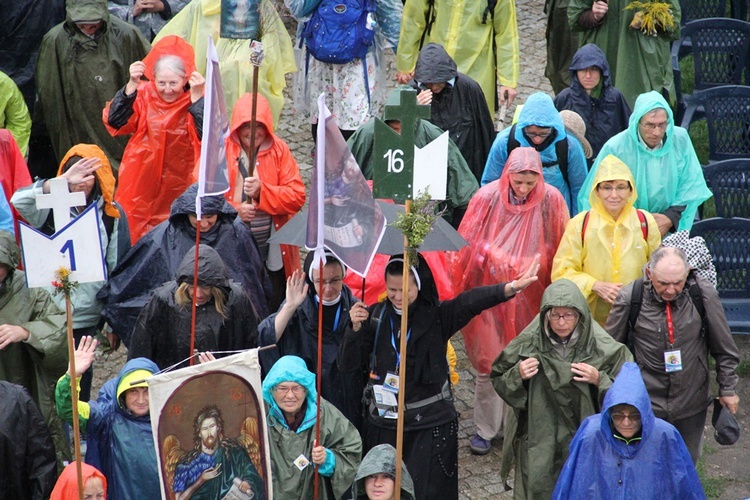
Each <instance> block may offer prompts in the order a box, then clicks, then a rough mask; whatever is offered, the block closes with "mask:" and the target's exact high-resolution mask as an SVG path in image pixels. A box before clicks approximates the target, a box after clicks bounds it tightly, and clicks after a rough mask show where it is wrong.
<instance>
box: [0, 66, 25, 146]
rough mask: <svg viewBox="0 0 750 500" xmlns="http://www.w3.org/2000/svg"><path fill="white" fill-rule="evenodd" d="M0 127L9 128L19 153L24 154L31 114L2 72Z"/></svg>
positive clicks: (14, 85) (21, 95)
mask: <svg viewBox="0 0 750 500" xmlns="http://www.w3.org/2000/svg"><path fill="white" fill-rule="evenodd" d="M0 128H4V129H8V130H10V133H11V134H13V138H14V139H15V140H16V143H18V147H19V149H20V150H21V153H23V155H24V156H26V153H27V152H28V149H29V136H31V116H30V115H29V109H28V108H27V107H26V102H25V101H24V100H23V94H21V91H20V90H19V89H18V87H16V84H15V83H13V80H11V79H10V77H8V76H7V75H5V74H4V73H0Z"/></svg>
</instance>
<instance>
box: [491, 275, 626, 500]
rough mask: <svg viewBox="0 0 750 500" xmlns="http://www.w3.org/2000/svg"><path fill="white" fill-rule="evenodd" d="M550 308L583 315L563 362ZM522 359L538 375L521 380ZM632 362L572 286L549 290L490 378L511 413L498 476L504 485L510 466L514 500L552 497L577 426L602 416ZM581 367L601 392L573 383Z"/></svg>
mask: <svg viewBox="0 0 750 500" xmlns="http://www.w3.org/2000/svg"><path fill="white" fill-rule="evenodd" d="M552 307H570V308H573V309H575V310H576V311H578V314H579V315H580V316H579V320H578V326H577V327H576V332H577V334H578V337H577V340H576V341H575V344H573V345H572V346H570V344H568V345H569V346H570V347H568V348H567V349H566V350H567V353H566V355H565V356H563V355H562V354H561V353H560V350H558V349H556V348H555V346H553V344H552V341H551V340H550V338H549V336H548V334H547V333H546V332H545V329H549V325H548V324H547V321H546V320H545V319H544V318H545V317H546V314H547V311H548V310H549V309H551V308H552ZM576 332H574V333H572V334H571V337H573V338H575V336H576ZM570 343H571V344H572V343H573V341H572V340H571V341H570ZM527 358H536V359H537V360H538V361H539V372H538V373H537V374H536V375H534V376H532V377H531V378H530V379H529V380H526V381H524V380H522V379H521V372H520V370H519V368H518V364H519V363H520V362H521V361H522V360H524V359H527ZM632 359H633V357H632V356H631V355H630V352H629V351H628V349H627V347H625V346H624V345H622V344H620V343H619V342H616V341H615V340H614V339H612V337H610V336H609V334H607V332H605V331H604V329H603V328H602V327H600V326H599V325H598V324H597V323H596V322H594V321H592V318H591V312H590V310H589V305H588V304H587V303H586V299H584V298H583V295H582V294H581V292H580V291H579V290H578V287H576V285H575V284H574V283H573V282H572V281H569V280H565V279H563V280H559V281H556V282H554V283H552V284H551V285H550V286H549V287H547V290H545V292H544V295H543V296H542V306H541V309H540V312H539V315H537V316H536V317H535V318H534V319H533V320H532V321H531V323H529V326H527V327H526V328H525V329H524V330H523V331H522V332H521V333H520V334H519V335H518V337H516V338H515V339H513V340H512V341H511V342H510V343H509V344H508V346H507V347H506V348H505V349H504V350H503V352H501V353H500V356H498V358H497V359H496V360H495V363H493V365H492V373H491V374H490V378H491V379H492V384H493V385H494V386H495V390H496V391H497V393H498V394H499V395H500V397H502V398H503V399H504V400H505V402H506V403H507V404H508V405H509V406H510V407H511V409H512V411H511V412H510V413H509V414H508V419H507V421H506V423H505V425H506V427H505V442H504V443H503V463H502V468H501V469H500V474H501V476H502V478H503V480H505V479H507V477H508V473H509V471H510V467H511V465H512V464H513V463H515V469H516V472H515V480H514V495H513V497H514V498H549V497H550V496H551V495H552V490H553V489H554V488H555V482H556V481H557V476H558V475H559V474H560V471H561V470H562V467H563V464H564V463H565V459H566V458H567V456H568V445H569V444H570V441H571V440H572V439H573V435H574V434H575V432H576V430H577V429H578V426H579V425H580V423H581V422H583V420H584V419H585V418H586V417H588V416H589V415H593V414H595V413H598V412H599V411H600V403H601V401H602V398H603V397H604V392H605V391H606V390H607V389H609V387H610V386H611V385H612V381H613V380H614V378H615V375H616V374H617V372H619V371H620V367H621V366H622V365H623V363H625V362H626V361H632ZM581 362H583V363H588V364H589V365H591V366H593V367H595V368H597V369H598V370H599V386H598V388H597V387H594V386H593V385H591V384H587V383H584V382H575V381H573V376H574V375H573V372H571V369H570V365H571V363H581Z"/></svg>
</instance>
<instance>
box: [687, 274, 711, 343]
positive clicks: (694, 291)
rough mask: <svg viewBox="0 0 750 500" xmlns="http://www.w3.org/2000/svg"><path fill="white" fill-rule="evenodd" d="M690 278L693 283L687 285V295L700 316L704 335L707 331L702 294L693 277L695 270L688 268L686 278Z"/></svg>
mask: <svg viewBox="0 0 750 500" xmlns="http://www.w3.org/2000/svg"><path fill="white" fill-rule="evenodd" d="M690 278H692V279H693V283H692V284H691V285H690V286H689V287H688V295H689V296H690V300H691V301H692V302H693V306H695V309H696V310H697V311H698V314H700V317H701V335H702V336H703V337H705V336H706V332H707V331H708V330H707V329H708V325H707V324H706V306H705V305H704V304H703V294H702V293H701V287H700V285H698V280H697V279H695V271H694V270H692V269H691V270H690V272H689V273H688V279H690Z"/></svg>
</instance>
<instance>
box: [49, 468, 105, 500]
mask: <svg viewBox="0 0 750 500" xmlns="http://www.w3.org/2000/svg"><path fill="white" fill-rule="evenodd" d="M81 471H82V474H81V475H82V476H83V485H84V487H85V486H86V482H87V481H88V480H89V479H91V478H92V477H98V478H99V479H101V480H102V485H103V486H104V498H107V478H106V477H104V474H102V473H101V472H99V470H97V468H96V467H93V466H91V465H89V464H86V463H83V464H81ZM75 498H78V472H77V471H76V463H75V462H73V463H70V464H68V465H67V466H66V467H65V468H64V469H63V471H62V474H60V477H59V478H58V479H57V483H55V489H53V490H52V496H50V500H71V499H75Z"/></svg>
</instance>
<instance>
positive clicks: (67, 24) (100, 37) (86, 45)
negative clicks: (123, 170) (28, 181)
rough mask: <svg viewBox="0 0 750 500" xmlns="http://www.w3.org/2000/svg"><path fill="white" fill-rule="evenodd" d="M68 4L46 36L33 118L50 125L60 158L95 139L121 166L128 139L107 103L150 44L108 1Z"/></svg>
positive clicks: (70, 1)
mask: <svg viewBox="0 0 750 500" xmlns="http://www.w3.org/2000/svg"><path fill="white" fill-rule="evenodd" d="M66 9H67V17H66V19H65V21H64V22H63V23H61V24H58V25H57V26H55V27H54V28H52V29H51V30H50V31H49V32H48V33H47V34H46V35H45V36H44V39H43V40H42V47H41V49H40V51H39V60H38V62H37V65H36V87H37V97H38V99H37V102H36V105H35V107H34V122H35V123H36V122H40V123H41V122H44V124H45V125H46V126H47V131H48V132H49V136H50V139H51V140H52V146H53V149H54V151H55V156H56V158H57V161H58V162H59V161H60V160H61V159H62V157H63V156H64V155H65V153H66V152H67V151H68V150H70V148H72V147H73V146H75V145H76V144H96V145H98V146H99V147H100V148H102V150H103V151H104V152H105V154H106V155H107V158H109V159H110V161H111V162H112V164H113V166H114V169H115V170H117V169H118V167H119V165H120V160H121V159H122V157H123V152H124V150H125V145H126V144H127V142H128V140H127V138H125V137H113V136H111V135H110V134H109V133H108V132H107V130H106V128H105V126H104V124H103V123H102V120H101V113H102V108H104V105H105V103H106V102H107V100H108V99H111V98H112V96H113V95H114V94H115V92H117V89H118V88H120V85H122V82H124V81H127V79H128V75H129V72H128V66H129V65H130V64H131V63H133V62H135V61H140V60H141V59H143V58H144V56H145V55H146V54H147V53H148V51H149V49H150V48H151V46H150V45H149V43H148V42H147V41H146V39H145V38H143V35H141V33H140V32H139V31H138V30H137V29H136V28H135V27H133V26H131V25H130V24H128V23H126V22H125V21H123V20H121V19H118V18H117V17H115V16H110V14H109V12H108V11H107V0H68V1H67V5H66ZM128 133H131V132H128ZM128 214H129V213H128Z"/></svg>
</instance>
